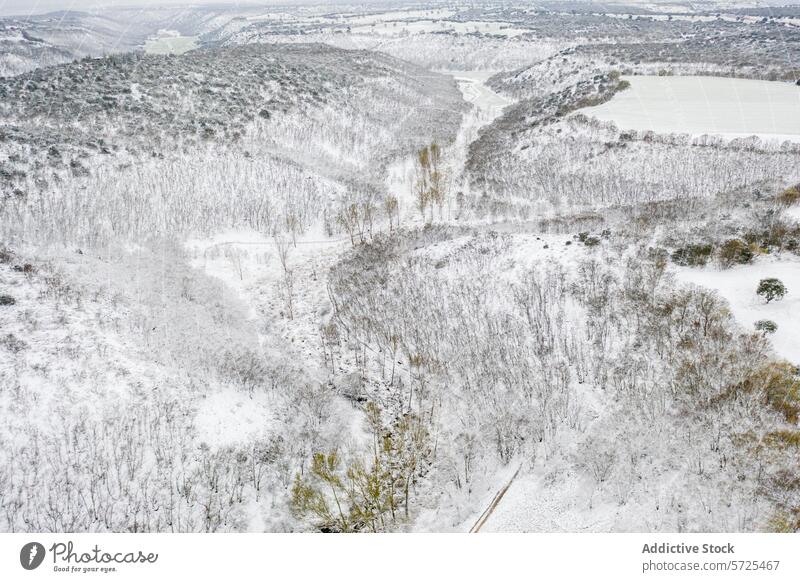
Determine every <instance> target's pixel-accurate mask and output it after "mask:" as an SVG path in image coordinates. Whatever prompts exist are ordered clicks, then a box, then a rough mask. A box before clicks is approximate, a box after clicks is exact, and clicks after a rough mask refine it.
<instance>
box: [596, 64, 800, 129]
mask: <svg viewBox="0 0 800 582" xmlns="http://www.w3.org/2000/svg"><path fill="white" fill-rule="evenodd" d="M623 79H625V80H626V81H628V82H629V83H630V84H631V86H630V88H629V89H626V90H625V91H621V92H619V93H617V94H616V95H615V96H614V97H613V98H612V99H611V100H610V101H608V102H606V103H603V104H602V105H598V106H596V107H587V108H586V109H582V110H581V113H584V114H586V115H589V116H592V117H595V118H597V119H599V120H601V121H612V122H614V123H615V124H616V125H617V126H618V127H619V128H620V129H623V130H639V131H646V130H652V131H655V132H657V133H688V134H690V135H702V134H717V135H722V136H725V137H730V138H736V137H748V136H751V135H756V136H759V137H761V138H763V139H768V140H777V141H787V140H788V141H795V142H800V87H798V86H796V85H794V84H791V83H781V82H777V81H756V80H752V79H734V78H724V77H702V76H698V77H684V76H674V77H673V76H664V77H649V76H635V77H623Z"/></svg>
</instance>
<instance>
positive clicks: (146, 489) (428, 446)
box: [0, 2, 800, 532]
mask: <svg viewBox="0 0 800 582" xmlns="http://www.w3.org/2000/svg"><path fill="white" fill-rule="evenodd" d="M709 6H710V5H703V8H692V7H689V6H685V7H682V6H670V7H659V6H658V5H656V4H651V3H648V4H646V5H643V4H641V3H639V4H638V5H633V6H624V5H613V6H605V5H602V6H601V5H597V6H595V5H592V6H588V5H587V4H586V3H568V2H566V3H565V2H546V3H538V4H537V5H535V6H530V7H520V6H511V5H505V4H498V5H486V6H482V5H475V4H474V3H462V2H455V3H451V4H448V5H447V7H443V6H441V5H433V4H431V5H426V4H424V3H423V4H415V5H413V6H411V5H405V4H397V5H387V6H383V5H370V6H367V7H364V6H361V5H353V6H346V5H336V6H328V5H320V6H305V5H302V6H300V5H298V6H269V7H262V6H257V5H242V6H238V5H236V6H234V5H226V6H213V7H181V8H159V7H152V8H149V9H137V10H133V9H128V8H125V9H118V10H107V11H102V10H100V11H94V12H86V13H59V14H50V15H42V16H37V17H32V18H30V19H19V18H11V19H2V20H0V67H2V68H0V75H3V77H2V78H0V419H2V420H3V423H2V424H1V425H0V531H7V532H21V531H26V532H95V531H97V532H101V531H102V532H105V531H111V532H189V531H197V532H226V531H231V532H239V531H253V532H255V531H270V532H297V531H326V532H327V531H330V532H373V531H374V532H379V531H381V532H382V531H396V532H423V531H435V532H439V531H448V532H451V531H460V532H466V531H481V532H484V531H487V532H488V531H526V532H527V531H540V532H552V531H574V532H582V531H601V532H612V531H613V532H631V531H643V532H651V531H652V532H700V531H706V532H707V531H715V532H739V531H786V532H789V531H798V529H800V487H798V483H800V474H799V473H798V463H797V453H798V446H799V443H800V425H799V424H798V423H799V422H800V375H799V374H798V365H800V351H798V346H800V338H798V335H797V328H798V323H800V322H798V321H797V311H798V310H797V302H798V299H797V298H798V297H800V260H799V259H798V255H800V220H798V216H800V211H798V208H800V144H798V143H793V142H792V141H775V140H765V139H762V138H761V137H759V136H758V135H755V136H750V135H749V134H750V133H756V134H762V133H764V132H766V130H764V132H762V131H760V130H759V129H758V128H759V127H760V128H761V129H763V123H762V125H760V126H758V127H756V126H755V125H752V124H750V122H751V121H753V120H756V121H758V120H759V119H760V120H761V122H764V120H769V119H773V118H774V119H777V117H776V116H778V115H785V114H786V113H787V112H788V113H791V111H792V107H793V105H792V102H791V96H792V95H795V94H796V93H797V92H796V91H795V90H794V89H795V87H794V82H796V80H797V78H798V77H800V73H799V72H798V71H797V69H796V68H795V66H794V65H793V63H796V59H793V55H796V51H797V46H800V45H798V43H797V42H796V41H797V40H798V34H800V32H798V30H797V29H796V27H795V26H793V25H792V24H791V21H790V19H791V18H792V13H791V12H788V13H785V14H784V13H783V12H781V13H780V15H776V16H774V17H766V16H763V15H762V14H761V13H760V12H759V11H758V9H747V8H743V9H742V10H741V11H740V10H734V9H732V8H730V7H726V6H724V5H721V4H720V5H714V6H711V8H714V9H715V10H714V11H710V8H709ZM128 25H130V26H128ZM115 35H116V41H115V40H114V38H115ZM79 37H85V38H86V44H85V45H82V44H81V42H79V40H78V39H79ZM778 42H782V43H784V44H782V45H778V44H777V43H778ZM82 46H83V48H81V47H82ZM776 46H780V47H781V49H782V52H781V56H780V58H779V57H776V54H777V52H776V50H774V49H775V47H776ZM686 75H689V76H700V75H702V76H703V77H702V78H704V79H708V78H711V79H712V80H711V81H705V82H706V83H707V84H708V85H704V84H703V83H702V82H698V83H695V82H694V81H696V80H697V79H695V78H692V79H691V80H688V81H687V80H686V77H684V76H686ZM645 76H646V77H645ZM722 77H725V79H723V78H722ZM731 77H743V78H745V79H732V78H731ZM648 79H649V80H648ZM639 82H641V83H645V84H646V83H651V84H652V86H653V87H655V90H654V91H652V90H651V91H647V90H640V89H641V88H640V87H638V86H637V83H639ZM711 84H713V85H714V86H715V87H717V88H718V87H719V86H723V87H727V88H730V89H731V90H720V91H716V92H715V93H714V95H713V99H706V98H707V97H709V95H705V96H704V95H702V94H700V93H698V91H700V92H701V93H702V90H703V87H706V86H710V85H711ZM744 86H747V87H758V88H764V87H769V88H776V87H777V89H776V91H777V92H776V93H772V92H770V93H767V94H766V95H767V96H774V95H777V93H780V94H781V95H789V99H787V100H785V101H784V102H782V104H781V107H782V109H780V111H779V112H777V113H776V112H774V111H772V112H771V111H770V110H768V109H766V108H765V106H764V105H763V104H762V103H761V101H760V100H759V99H758V96H757V95H756V97H755V98H754V97H753V94H752V93H751V94H750V96H749V97H748V98H747V99H744V98H742V99H738V97H739V95H738V93H737V90H736V89H737V88H738V87H744ZM670 87H672V88H673V89H675V90H676V91H677V90H678V89H680V91H679V92H680V95H679V96H680V98H681V99H682V100H683V101H682V102H683V103H685V104H686V106H687V107H688V108H690V109H691V108H692V107H695V109H696V107H697V104H698V103H701V104H705V105H707V106H710V107H713V108H714V110H715V111H724V112H728V113H730V112H735V111H739V112H740V113H741V115H742V117H741V118H739V119H738V120H731V119H721V120H718V121H719V123H717V124H711V125H704V126H703V128H702V129H701V130H699V131H697V132H694V131H691V132H689V131H688V130H687V132H685V133H680V131H683V129H685V126H681V125H680V124H674V123H673V122H674V121H675V119H674V118H673V117H674V116H671V113H670V111H669V110H667V109H664V108H663V104H664V102H667V103H668V102H669V100H668V99H666V100H665V99H664V95H663V94H664V91H668V90H671V89H670ZM676 95H677V94H676ZM656 101H658V102H659V103H660V104H661V106H662V107H661V109H659V110H658V116H655V115H654V116H653V119H650V120H648V119H643V115H642V113H641V112H642V111H644V112H647V111H649V110H652V109H650V108H652V107H658V106H659V104H658V103H655V102H656ZM633 104H636V105H637V106H639V109H638V110H636V109H634V108H633ZM637 111H638V112H639V113H638V115H639V118H638V119H637V123H636V124H635V125H631V126H628V125H626V124H625V123H624V121H625V119H627V118H626V117H625V116H626V115H627V116H628V117H631V116H635V115H637ZM693 111H694V110H693ZM753 111H757V113H758V115H752V116H749V114H750V113H751V112H753ZM604 112H605V113H604ZM771 115H772V117H770V116H771ZM644 117H646V115H644ZM657 121H659V123H656V122H657ZM700 121H707V120H705V119H702V120H698V119H694V120H693V123H696V124H699V122H700ZM723 121H724V122H725V123H723ZM732 121H742V122H747V123H744V124H743V125H742V127H745V130H743V132H744V133H745V134H747V135H742V136H740V135H730V133H731V131H732V130H731V129H730V127H729V125H726V124H728V123H729V122H732ZM693 127H694V126H693ZM785 127H786V128H790V124H789V125H786V126H785ZM776 128H777V126H774V127H772V130H776ZM790 129H791V128H790ZM772 130H770V131H772ZM791 131H794V129H791ZM733 133H736V134H738V133H740V132H738V131H734V132H733ZM772 133H775V131H772ZM795 133H796V132H795ZM762 137H763V136H762ZM759 289H760V291H759Z"/></svg>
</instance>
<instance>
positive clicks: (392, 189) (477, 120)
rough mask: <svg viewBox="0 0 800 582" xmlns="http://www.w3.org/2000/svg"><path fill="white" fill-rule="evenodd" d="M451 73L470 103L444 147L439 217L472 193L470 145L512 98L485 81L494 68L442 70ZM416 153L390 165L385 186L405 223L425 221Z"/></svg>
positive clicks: (446, 217) (447, 214) (449, 213)
mask: <svg viewBox="0 0 800 582" xmlns="http://www.w3.org/2000/svg"><path fill="white" fill-rule="evenodd" d="M442 72H443V73H446V74H449V75H451V76H452V77H453V79H455V80H456V82H457V83H458V88H459V89H460V90H461V94H462V95H463V97H464V101H466V102H467V103H469V104H470V105H471V107H470V109H469V110H468V111H467V112H466V113H465V114H464V116H463V118H462V121H461V127H460V128H459V130H458V134H457V135H456V138H455V140H454V141H453V143H452V144H451V145H449V146H446V147H445V148H444V149H443V153H444V156H445V164H446V166H447V168H448V170H447V171H448V181H449V183H448V194H449V195H448V197H447V200H448V202H447V207H446V208H445V209H444V210H443V215H441V216H440V215H439V214H438V212H437V213H436V214H435V215H434V216H435V218H437V219H438V220H445V221H446V220H449V219H451V218H453V216H452V212H453V210H452V208H453V206H454V204H453V202H454V198H455V196H456V194H457V193H458V192H463V193H464V194H467V193H468V192H469V179H468V177H467V176H466V174H465V173H464V168H465V166H466V161H467V155H468V153H469V146H470V144H471V143H472V142H473V141H475V140H476V139H477V138H478V135H479V132H480V130H481V129H482V128H483V127H485V126H487V125H489V124H490V123H492V121H494V120H495V119H497V117H499V116H500V114H501V113H502V112H503V109H504V108H505V107H506V106H508V105H510V104H511V103H512V101H511V100H510V99H507V98H506V97H503V96H502V95H499V94H497V93H495V92H494V91H492V89H490V88H489V86H488V85H487V84H486V81H488V80H489V78H490V77H491V76H492V75H493V74H494V72H493V71H442ZM415 162H416V156H415V155H410V156H407V157H406V158H402V159H399V160H397V161H395V162H393V163H392V164H390V165H389V166H388V168H387V171H386V187H387V188H388V191H389V193H390V194H392V195H394V196H396V197H397V198H398V200H399V202H400V215H401V220H403V222H406V223H411V224H415V223H422V222H423V219H422V217H421V215H420V213H419V210H418V209H417V206H416V200H415V196H414V180H415V176H414V167H415Z"/></svg>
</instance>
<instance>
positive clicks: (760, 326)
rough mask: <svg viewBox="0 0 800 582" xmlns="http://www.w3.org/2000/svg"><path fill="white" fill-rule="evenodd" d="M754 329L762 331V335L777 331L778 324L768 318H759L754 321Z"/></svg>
mask: <svg viewBox="0 0 800 582" xmlns="http://www.w3.org/2000/svg"><path fill="white" fill-rule="evenodd" d="M755 327H756V331H760V332H762V333H763V334H764V335H767V334H768V333H775V332H776V331H778V324H777V323H775V322H774V321H772V320H769V319H759V320H758V321H757V322H756V323H755Z"/></svg>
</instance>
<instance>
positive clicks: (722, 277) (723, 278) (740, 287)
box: [677, 256, 800, 364]
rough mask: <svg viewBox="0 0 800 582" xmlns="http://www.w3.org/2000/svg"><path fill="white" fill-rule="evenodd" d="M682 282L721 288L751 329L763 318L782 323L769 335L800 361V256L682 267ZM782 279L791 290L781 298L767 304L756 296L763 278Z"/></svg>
mask: <svg viewBox="0 0 800 582" xmlns="http://www.w3.org/2000/svg"><path fill="white" fill-rule="evenodd" d="M677 276H678V279H679V280H680V281H683V282H685V283H692V284H695V285H700V286H702V287H706V288H708V289H713V290H715V291H717V292H718V293H719V294H720V295H721V296H722V297H723V298H724V299H725V300H726V301H727V302H728V303H729V305H730V307H731V311H732V312H733V315H734V317H736V320H737V321H738V322H739V323H740V324H741V325H742V326H743V327H744V328H745V329H747V330H753V325H754V324H755V322H756V321H759V320H761V319H768V320H771V321H774V322H775V323H777V324H778V330H777V331H776V332H775V333H774V334H772V335H769V336H768V337H769V338H770V340H771V341H772V344H773V346H774V347H775V351H776V352H777V353H778V354H779V355H780V356H781V357H783V358H786V359H787V360H789V361H790V362H792V363H794V364H800V259H798V258H797V257H789V256H780V257H762V258H760V259H758V260H757V261H756V263H755V264H753V265H738V266H736V267H733V268H731V269H726V270H719V269H717V268H715V267H706V268H703V269H678V270H677ZM770 277H775V278H777V279H780V280H781V281H782V282H783V283H784V285H786V288H787V289H788V290H789V292H788V293H787V294H786V296H785V297H784V298H783V299H782V300H780V301H772V302H770V303H767V302H766V301H765V300H764V299H763V298H761V297H759V296H758V295H756V287H758V282H759V281H760V280H761V279H766V278H770Z"/></svg>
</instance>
